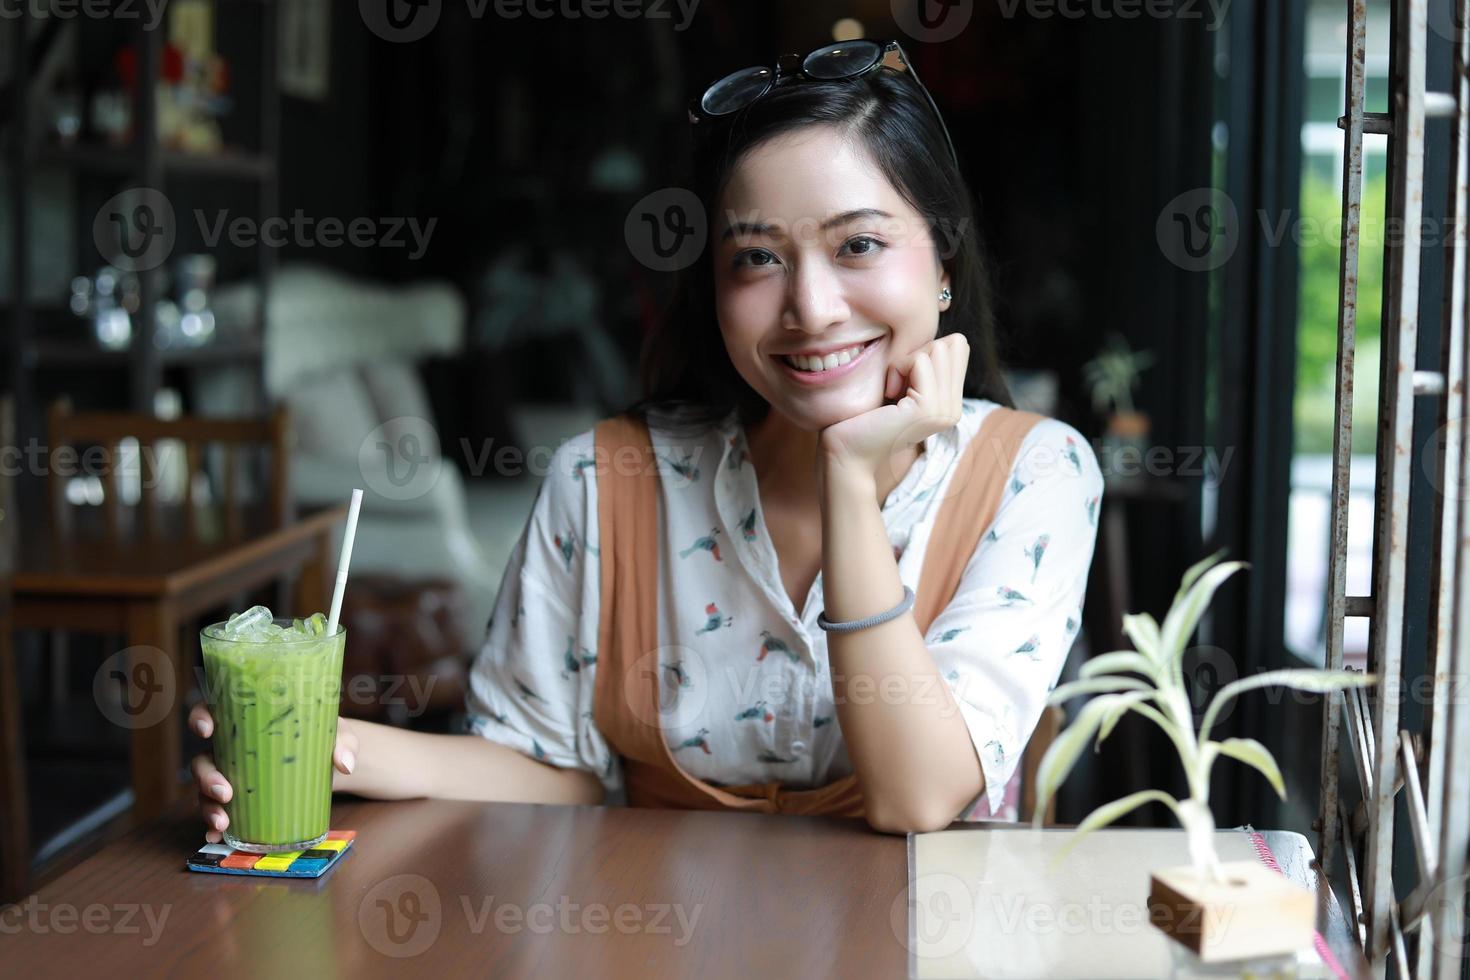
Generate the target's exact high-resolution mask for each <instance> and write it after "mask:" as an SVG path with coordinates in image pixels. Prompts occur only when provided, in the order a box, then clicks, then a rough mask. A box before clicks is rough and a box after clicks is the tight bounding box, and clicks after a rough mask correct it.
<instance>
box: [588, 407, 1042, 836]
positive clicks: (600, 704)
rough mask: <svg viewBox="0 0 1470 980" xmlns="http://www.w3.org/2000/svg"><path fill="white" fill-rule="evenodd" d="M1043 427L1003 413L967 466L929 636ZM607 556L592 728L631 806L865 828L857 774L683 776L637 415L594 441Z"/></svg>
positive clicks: (923, 591) (931, 566) (960, 464)
mask: <svg viewBox="0 0 1470 980" xmlns="http://www.w3.org/2000/svg"><path fill="white" fill-rule="evenodd" d="M1042 418H1043V417H1042V416H1040V415H1035V414H1032V413H1029V412H1018V411H1015V410H1012V409H1007V408H1003V407H997V408H994V409H992V410H991V411H990V413H989V414H988V415H987V416H986V418H985V420H984V422H983V423H982V424H981V428H980V431H979V432H978V433H977V434H976V435H975V437H974V439H973V440H972V441H971V442H970V444H969V446H967V447H966V450H965V452H964V453H963V454H962V456H961V458H960V459H959V460H958V461H957V463H956V466H957V469H956V471H955V473H954V475H953V477H952V478H951V482H950V483H948V484H947V490H946V496H945V500H944V502H943V503H942V504H941V505H940V510H939V515H938V517H937V518H936V521H935V524H934V527H933V529H932V530H931V533H930V539H929V545H928V548H927V551H926V553H925V556H924V565H923V568H922V569H921V572H920V576H919V587H918V590H917V592H916V594H915V599H914V606H913V609H912V613H913V616H914V619H915V621H916V622H917V624H918V626H919V629H920V631H921V632H928V629H929V624H930V623H931V622H933V620H934V618H935V617H936V616H938V615H939V613H940V611H941V610H943V609H944V607H945V606H947V605H948V604H949V602H950V600H951V599H953V598H954V595H955V591H956V590H957V588H958V586H959V582H960V577H961V575H962V574H963V573H964V570H965V566H966V565H967V564H968V563H969V560H970V557H971V555H973V554H974V552H975V548H976V547H977V546H978V545H979V543H980V536H981V535H982V534H984V533H985V531H986V529H987V528H988V527H989V526H990V524H991V522H992V521H993V520H994V518H995V513H996V510H997V509H998V508H999V506H1000V500H1001V497H1002V495H1003V494H1004V492H1005V488H1006V483H1007V481H1008V480H1009V477H1010V471H1011V466H1012V464H1013V463H1014V460H1015V456H1016V453H1017V452H1018V451H1019V449H1020V446H1021V441H1022V440H1023V439H1024V438H1025V436H1026V433H1027V432H1029V431H1030V429H1031V427H1032V426H1033V425H1035V424H1036V423H1037V422H1038V421H1040V420H1041V419H1042ZM594 451H595V456H596V459H595V462H596V466H597V498H598V504H597V512H598V527H599V538H600V540H599V542H598V545H599V547H600V549H601V556H600V558H601V565H600V567H601V571H602V582H601V603H602V612H601V621H600V623H599V626H598V650H597V680H596V685H595V690H594V694H593V720H594V722H595V723H596V724H597V727H598V730H599V731H600V732H601V733H602V735H603V737H604V738H606V739H607V741H608V743H609V745H610V746H611V747H612V749H613V751H615V752H617V753H618V754H619V755H620V756H621V757H622V760H623V773H624V784H625V786H626V788H627V793H628V802H629V804H630V805H633V806H651V807H669V808H683V809H706V810H708V809H727V810H750V811H755V812H761V813H789V814H806V815H826V816H851V817H860V816H862V814H863V798H862V787H861V786H860V785H859V783H858V780H857V777H856V775H849V776H846V777H844V778H842V779H839V780H836V781H835V782H832V783H829V784H827V785H826V786H820V787H817V788H815V789H786V788H784V787H783V786H782V784H781V783H780V782H779V781H772V782H767V783H753V784H747V785H741V786H728V787H723V788H722V787H718V786H712V785H710V784H709V783H707V782H705V781H703V780H701V779H698V778H696V777H694V776H691V775H690V774H689V773H687V772H685V771H684V769H683V768H682V767H681V766H680V765H679V764H678V761H677V760H676V759H675V758H674V756H673V753H672V752H671V751H670V750H669V747H668V743H667V741H666V740H665V738H664V734H663V729H662V726H661V724H660V713H659V677H658V647H659V636H658V596H659V552H658V545H659V521H658V510H659V496H660V495H659V484H658V469H657V463H656V460H655V459H654V453H653V449H652V446H651V443H650V440H649V435H648V429H647V427H646V426H645V425H644V424H643V423H642V422H640V421H638V420H636V419H632V418H629V417H627V416H617V417H614V418H610V419H605V420H604V421H602V422H601V423H599V424H598V425H597V427H596V428H595V430H594Z"/></svg>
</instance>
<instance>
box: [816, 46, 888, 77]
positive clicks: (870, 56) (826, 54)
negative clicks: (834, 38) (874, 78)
mask: <svg viewBox="0 0 1470 980" xmlns="http://www.w3.org/2000/svg"><path fill="white" fill-rule="evenodd" d="M882 57H883V48H882V46H881V45H878V44H875V43H873V42H872V41H842V42H839V43H837V44H829V45H827V46H826V47H825V48H818V49H817V50H815V51H813V52H812V53H811V54H809V55H807V56H806V60H805V61H803V62H802V67H803V68H805V69H806V73H807V74H808V75H810V76H812V77H813V78H846V77H847V76H849V75H856V74H857V73H858V72H860V71H866V70H867V69H869V68H871V67H872V66H873V65H874V64H875V63H876V62H877V61H878V60H879V59H880V58H882Z"/></svg>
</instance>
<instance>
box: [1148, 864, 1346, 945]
mask: <svg viewBox="0 0 1470 980" xmlns="http://www.w3.org/2000/svg"><path fill="white" fill-rule="evenodd" d="M1220 868H1221V871H1222V873H1223V878H1224V880H1223V882H1221V883H1220V884H1213V883H1210V882H1208V881H1205V880H1203V879H1201V878H1200V877H1199V876H1198V875H1196V874H1195V871H1194V868H1193V867H1191V866H1185V867H1178V868H1165V869H1163V870H1161V871H1156V872H1154V873H1153V874H1152V875H1150V876H1149V883H1150V887H1149V896H1148V913H1149V922H1151V923H1152V924H1153V925H1154V926H1155V927H1157V928H1158V929H1159V930H1161V931H1162V932H1164V933H1165V934H1166V935H1168V936H1169V937H1171V938H1172V939H1174V940H1176V941H1177V942H1179V943H1182V944H1183V945H1184V946H1186V947H1188V948H1189V949H1191V950H1193V951H1194V952H1195V953H1196V954H1197V955H1198V956H1199V958H1200V959H1201V960H1203V961H1204V962H1206V963H1215V962H1220V961H1222V960H1239V959H1248V958H1252V957H1262V956H1276V955H1280V954H1283V953H1295V952H1297V951H1298V950H1300V949H1303V948H1306V947H1309V946H1311V944H1312V937H1313V932H1314V930H1315V929H1316V924H1317V908H1316V901H1315V899H1314V898H1313V897H1312V893H1311V892H1309V891H1307V890H1306V889H1305V888H1302V887H1300V886H1298V885H1296V884H1293V883H1292V882H1291V881H1289V880H1287V878H1286V877H1285V876H1284V875H1282V874H1280V873H1279V872H1276V871H1273V870H1271V869H1270V868H1268V867H1266V866H1264V865H1261V864H1257V863H1256V862H1254V861H1233V862H1230V863H1227V864H1222V865H1221V866H1220Z"/></svg>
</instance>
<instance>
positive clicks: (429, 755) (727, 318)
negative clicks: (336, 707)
mask: <svg viewBox="0 0 1470 980" xmlns="http://www.w3.org/2000/svg"><path fill="white" fill-rule="evenodd" d="M824 50H826V49H824ZM883 50H885V51H889V52H893V51H896V50H897V49H896V46H889V47H886V48H884V49H883ZM818 60H820V59H818ZM783 63H784V62H783ZM812 63H813V59H812V58H808V59H807V64H812ZM873 64H874V65H875V66H874V67H871V68H869V69H867V70H864V71H863V72H862V73H861V74H855V75H854V74H849V75H847V76H845V77H841V78H824V77H818V76H814V75H813V74H812V73H811V72H807V73H805V74H803V73H793V72H789V71H788V72H785V73H782V74H781V75H779V76H777V77H776V78H775V82H774V83H773V84H772V85H770V86H766V87H764V88H762V89H761V91H760V92H759V93H758V94H756V96H755V97H754V100H753V101H750V100H748V99H747V100H746V101H744V102H742V103H741V105H742V107H741V108H738V109H737V110H736V111H733V112H729V113H726V114H724V115H721V116H720V117H719V118H717V119H710V118H706V119H704V120H703V121H702V122H701V123H700V124H699V132H700V138H699V140H698V141H697V145H696V152H695V177H694V187H695V190H696V192H697V193H698V194H699V196H700V199H701V201H702V202H703V206H704V208H705V211H706V213H707V214H709V215H711V216H713V217H712V220H711V221H710V228H709V234H710V238H709V241H708V242H707V243H706V248H705V249H704V251H703V252H702V254H701V257H700V259H699V261H698V262H696V263H695V264H694V265H692V266H690V267H689V268H687V269H686V270H685V271H684V274H683V276H682V279H681V282H680V284H679V287H678V290H677V293H676V296H677V302H676V303H675V305H674V307H673V308H672V310H671V311H670V313H669V315H668V317H667V318H666V319H665V321H664V322H663V323H662V325H661V326H660V327H659V328H658V329H657V330H656V331H655V332H654V333H653V334H651V335H650V336H649V338H648V340H647V344H646V347H645V350H644V360H643V374H644V388H645V395H646V397H645V398H644V399H643V400H642V401H640V402H638V403H635V404H634V405H632V406H629V407H628V409H626V410H625V411H624V412H621V413H619V414H618V415H617V416H614V417H612V418H609V419H605V420H603V421H602V422H601V423H599V424H598V425H596V426H594V427H592V428H590V429H587V430H585V431H583V432H581V433H579V434H577V435H575V436H573V437H572V438H571V439H569V440H568V441H567V442H566V443H564V444H563V445H562V446H561V447H560V448H559V449H558V450H557V452H556V454H555V456H554V458H553V460H552V466H551V469H550V472H549V473H548V475H547V476H546V478H545V480H544V481H543V482H542V484H541V486H540V488H539V489H538V491H537V497H536V501H535V504H534V506H533V507H532V512H531V515H530V518H529V520H528V521H527V523H526V526H525V529H524V530H523V532H522V534H521V536H520V539H519V541H518V542H517V544H516V547H515V548H514V549H513V551H512V553H511V556H510V559H509V562H508V564H507V568H506V572H505V577H504V579H503V581H502V583H501V587H500V591H499V593H498V595H497V597H496V602H495V611H494V614H493V615H492V616H491V618H490V622H489V623H488V624H487V628H486V636H485V640H484V644H483V646H482V648H481V650H480V653H479V656H478V657H477V658H476V660H475V664H474V667H473V669H472V672H471V677H470V692H469V695H468V698H467V703H466V709H467V716H468V721H469V729H470V732H471V733H473V735H474V736H478V737H470V738H465V737H462V736H429V735H421V734H416V733H412V732H401V731H397V730H394V729H389V728H386V727H383V726H378V725H371V724H367V723H361V722H354V723H350V724H349V723H346V722H344V723H343V725H342V727H340V728H339V731H340V732H342V733H343V736H342V740H341V744H339V746H338V752H337V755H336V757H335V758H336V761H337V766H338V770H339V776H338V779H337V783H336V785H337V787H338V788H341V789H346V790H349V791H352V792H356V793H359V794H362V795H366V796H377V797H402V796H413V795H432V796H454V797H467V798H474V799H495V800H520V801H530V802H563V803H587V802H595V801H598V800H606V801H609V802H617V801H626V802H628V803H630V804H632V805H635V806H655V807H683V808H701V809H729V810H750V811H756V812H764V813H775V812H782V813H793V814H828V815H838V816H848V817H862V818H864V819H866V820H867V822H868V823H869V824H870V825H871V826H872V827H873V828H875V829H878V830H881V831H887V832H900V833H901V832H905V831H922V830H931V829H935V828H938V827H942V826H944V825H945V824H947V823H949V822H950V821H951V820H954V819H956V818H960V819H967V818H977V817H983V818H1001V819H1014V818H1015V817H1016V816H1017V801H1018V797H1019V778H1020V770H1019V766H1018V763H1019V762H1020V761H1021V758H1022V755H1023V751H1024V749H1025V748H1026V745H1027V742H1028V740H1029V739H1030V737H1031V733H1032V732H1033V730H1034V729H1035V728H1036V724H1037V721H1038V719H1039V718H1040V716H1041V712H1042V710H1043V707H1044V705H1045V701H1046V695H1047V692H1048V691H1049V690H1050V688H1051V687H1052V686H1053V685H1054V684H1055V682H1056V679H1057V677H1058V675H1059V673H1060V672H1061V669H1062V665H1063V663H1064V662H1065V660H1066V658H1067V654H1068V652H1069V651H1070V649H1071V645H1072V642H1073V640H1074V639H1075V637H1076V636H1077V633H1078V630H1079V628H1080V626H1081V606H1082V597H1083V592H1084V590H1085V588H1086V584H1087V573H1088V568H1089V566H1090V563H1091V558H1092V550H1093V541H1094V537H1095V535H1096V523H1097V513H1098V504H1099V501H1100V499H1101V495H1102V486H1103V483H1102V475H1101V473H1100V472H1099V470H1098V466H1097V463H1096V461H1095V460H1094V458H1093V456H1092V453H1091V452H1090V451H1089V449H1088V444H1087V442H1086V440H1084V439H1083V438H1082V436H1081V435H1079V434H1078V433H1077V432H1076V430H1074V429H1072V428H1071V427H1069V426H1067V425H1064V424H1062V423H1061V422H1058V421H1055V420H1052V419H1044V418H1041V417H1040V416H1036V415H1032V414H1029V413H1026V412H1018V411H1015V410H1013V409H1012V408H1010V407H1009V401H1010V400H1009V397H1008V396H1007V394H1006V390H1005V385H1004V382H1003V380H1002V377H1001V373H1000V367H999V364H998V363H997V360H996V355H995V345H994V341H993V337H992V324H991V308H990V293H989V287H988V285H987V281H986V276H985V267H984V264H983V262H982V261H981V257H980V254H981V252H980V245H979V241H978V238H977V235H976V230H975V221H974V212H973V209H972V206H971V202H970V199H969V195H968V191H967V190H966V188H965V184H964V181H963V180H962V179H961V177H960V174H959V172H958V170H957V169H956V166H955V163H954V158H953V156H952V154H951V152H950V149H949V146H948V141H947V139H946V134H945V131H944V128H943V124H942V122H941V120H940V119H939V117H938V114H937V111H936V110H935V109H934V107H933V105H932V104H931V103H930V102H929V100H928V97H927V95H926V94H925V93H924V91H923V90H922V89H921V88H920V87H919V86H918V85H917V84H916V82H915V80H914V78H913V77H912V75H911V74H906V73H905V72H904V71H901V70H899V68H902V67H903V66H902V62H900V63H899V65H898V66H890V65H883V66H876V63H873ZM758 87H759V86H758ZM706 101H708V99H706ZM630 462H632V463H633V465H629V464H630ZM196 723H197V724H199V725H200V726H201V727H200V728H199V731H200V732H201V734H208V729H209V728H210V727H211V725H212V722H211V721H210V720H209V719H207V718H204V717H199V718H196ZM196 774H197V777H198V779H199V783H200V787H201V791H202V792H203V793H204V794H205V796H206V799H207V800H208V801H209V802H207V803H206V806H205V813H206V819H211V820H213V822H214V823H213V826H214V828H215V830H214V832H215V833H217V832H218V831H220V830H222V829H224V825H225V824H224V821H223V814H222V812H221V810H220V808H219V805H218V801H222V800H225V799H228V798H229V793H230V788H229V787H228V785H226V784H224V783H223V781H222V779H221V778H220V776H219V774H218V772H217V771H216V770H215V769H214V767H213V766H212V764H210V763H208V762H207V760H206V761H205V762H204V763H202V764H198V765H196Z"/></svg>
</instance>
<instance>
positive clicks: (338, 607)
mask: <svg viewBox="0 0 1470 980" xmlns="http://www.w3.org/2000/svg"><path fill="white" fill-rule="evenodd" d="M360 510H362V491H361V490H353V491H352V506H351V507H350V508H348V510H347V533H346V534H345V535H344V536H343V537H342V557H341V558H339V559H337V587H336V588H335V589H333V590H332V614H331V615H330V616H328V617H327V635H328V636H332V635H333V634H335V633H336V632H337V617H338V616H339V615H341V613H342V593H343V592H345V591H347V566H348V565H349V564H350V563H351V562H352V540H353V539H354V538H356V537H357V513H358V511H360Z"/></svg>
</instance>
